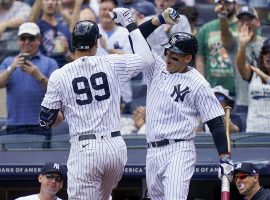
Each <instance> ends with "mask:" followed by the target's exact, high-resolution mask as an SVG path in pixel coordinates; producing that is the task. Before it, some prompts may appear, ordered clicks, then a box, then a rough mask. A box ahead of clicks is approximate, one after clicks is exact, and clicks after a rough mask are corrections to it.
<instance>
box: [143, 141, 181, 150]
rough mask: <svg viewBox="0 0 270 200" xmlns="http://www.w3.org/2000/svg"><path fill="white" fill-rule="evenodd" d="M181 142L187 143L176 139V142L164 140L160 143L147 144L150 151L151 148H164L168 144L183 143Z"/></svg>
mask: <svg viewBox="0 0 270 200" xmlns="http://www.w3.org/2000/svg"><path fill="white" fill-rule="evenodd" d="M181 141H186V140H184V139H175V140H168V139H164V140H160V141H156V142H148V143H147V148H148V149H149V148H150V147H162V146H166V145H168V144H171V143H172V142H173V143H176V142H181Z"/></svg>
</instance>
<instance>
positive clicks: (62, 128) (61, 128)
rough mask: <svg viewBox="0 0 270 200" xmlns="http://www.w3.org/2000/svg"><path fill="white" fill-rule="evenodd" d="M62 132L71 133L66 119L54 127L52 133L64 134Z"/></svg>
mask: <svg viewBox="0 0 270 200" xmlns="http://www.w3.org/2000/svg"><path fill="white" fill-rule="evenodd" d="M62 134H67V135H69V129H68V123H67V122H66V121H63V122H62V123H61V124H60V125H59V126H57V127H52V135H62Z"/></svg>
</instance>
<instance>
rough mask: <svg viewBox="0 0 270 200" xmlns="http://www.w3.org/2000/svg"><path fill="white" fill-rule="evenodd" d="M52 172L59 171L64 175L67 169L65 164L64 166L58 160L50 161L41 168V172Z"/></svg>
mask: <svg viewBox="0 0 270 200" xmlns="http://www.w3.org/2000/svg"><path fill="white" fill-rule="evenodd" d="M50 172H56V173H59V174H60V175H61V176H64V174H65V169H64V166H62V165H61V164H59V163H57V162H49V163H46V164H45V165H44V166H43V168H42V170H41V174H47V173H50Z"/></svg>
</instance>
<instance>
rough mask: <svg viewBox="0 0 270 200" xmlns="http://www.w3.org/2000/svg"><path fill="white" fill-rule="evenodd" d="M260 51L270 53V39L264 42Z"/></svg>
mask: <svg viewBox="0 0 270 200" xmlns="http://www.w3.org/2000/svg"><path fill="white" fill-rule="evenodd" d="M262 51H270V38H268V39H266V40H265V41H264V43H263V47H262Z"/></svg>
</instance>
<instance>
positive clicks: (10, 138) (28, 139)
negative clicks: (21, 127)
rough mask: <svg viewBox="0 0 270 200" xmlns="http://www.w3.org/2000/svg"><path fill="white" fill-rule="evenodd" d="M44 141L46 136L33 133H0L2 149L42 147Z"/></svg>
mask: <svg viewBox="0 0 270 200" xmlns="http://www.w3.org/2000/svg"><path fill="white" fill-rule="evenodd" d="M45 141H46V137H45V136H44V135H34V134H9V135H0V147H2V150H12V149H24V150H32V149H42V148H43V146H44V142H45Z"/></svg>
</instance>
